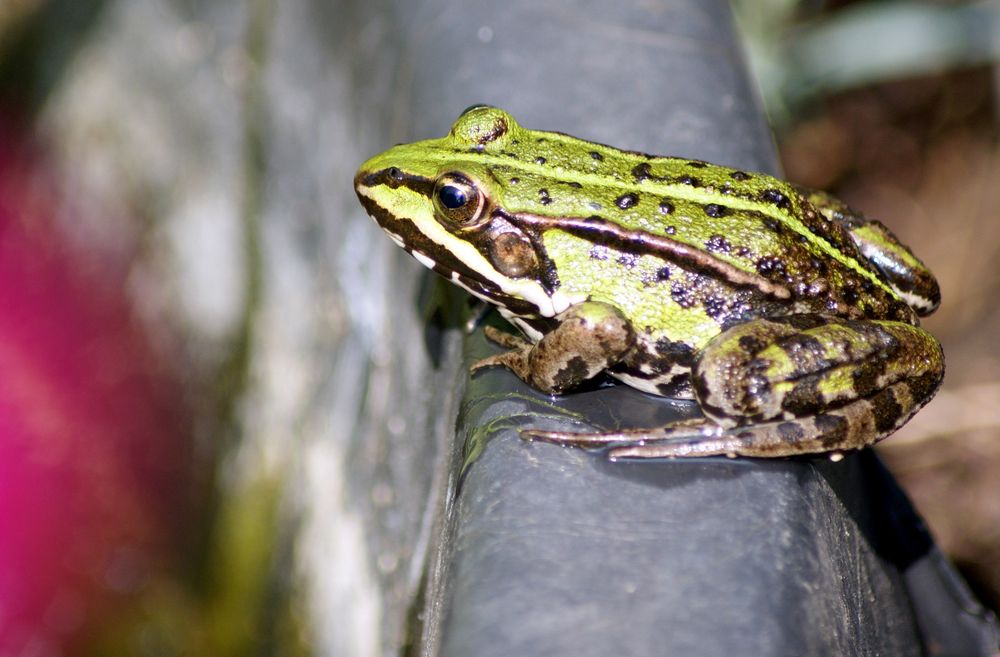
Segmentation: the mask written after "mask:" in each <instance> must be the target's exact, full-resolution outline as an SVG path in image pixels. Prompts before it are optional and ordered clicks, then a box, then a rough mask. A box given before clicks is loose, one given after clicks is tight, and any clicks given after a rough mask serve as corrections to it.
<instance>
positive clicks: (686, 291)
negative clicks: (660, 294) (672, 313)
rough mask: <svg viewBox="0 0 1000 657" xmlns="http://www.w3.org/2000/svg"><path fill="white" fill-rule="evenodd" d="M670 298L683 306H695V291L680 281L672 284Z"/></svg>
mask: <svg viewBox="0 0 1000 657" xmlns="http://www.w3.org/2000/svg"><path fill="white" fill-rule="evenodd" d="M670 298H671V299H673V300H674V303H676V304H677V305H678V306H680V307H681V308H691V307H693V306H694V292H693V291H692V290H691V289H690V287H688V286H687V285H683V284H682V283H680V282H677V283H674V284H673V285H671V286H670Z"/></svg>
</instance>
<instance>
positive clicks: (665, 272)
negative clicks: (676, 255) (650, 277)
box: [656, 267, 670, 281]
mask: <svg viewBox="0 0 1000 657" xmlns="http://www.w3.org/2000/svg"><path fill="white" fill-rule="evenodd" d="M669 278H670V267H660V268H659V269H657V270H656V280H657V281H665V280H668V279H669Z"/></svg>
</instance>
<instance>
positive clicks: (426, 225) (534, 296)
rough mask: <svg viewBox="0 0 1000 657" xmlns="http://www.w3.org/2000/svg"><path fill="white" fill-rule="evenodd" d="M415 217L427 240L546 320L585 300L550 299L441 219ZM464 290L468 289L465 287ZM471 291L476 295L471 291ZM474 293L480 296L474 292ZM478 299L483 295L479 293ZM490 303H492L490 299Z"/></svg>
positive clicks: (368, 193) (366, 190) (363, 190)
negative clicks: (501, 269)
mask: <svg viewBox="0 0 1000 657" xmlns="http://www.w3.org/2000/svg"><path fill="white" fill-rule="evenodd" d="M358 193H359V194H361V195H363V196H365V197H367V198H369V199H371V200H372V201H374V202H375V203H377V204H378V205H379V206H380V207H382V208H383V209H385V207H384V206H383V205H382V203H380V202H379V199H378V198H377V194H375V192H374V190H373V189H372V188H370V187H365V186H362V185H359V186H358ZM394 193H396V194H400V193H403V194H412V195H413V196H415V197H418V198H417V199H413V200H415V201H417V204H420V203H421V202H423V203H426V199H425V197H423V196H421V195H420V194H418V193H417V192H414V191H411V190H408V189H406V188H405V187H400V188H397V189H395V190H394ZM406 205H412V204H406ZM414 215H415V216H413V217H411V218H410V220H411V221H412V222H413V224H414V225H415V226H416V228H417V230H419V231H420V232H421V233H422V234H423V235H424V236H425V237H427V238H428V239H430V240H431V241H432V242H434V243H436V244H438V245H439V246H441V248H445V249H450V250H451V251H452V252H453V253H454V254H455V257H457V258H458V259H459V260H461V261H462V263H464V264H465V266H467V267H468V268H469V269H471V270H473V271H474V272H476V273H477V274H479V275H480V276H481V277H482V278H483V279H484V280H487V281H490V282H492V283H494V284H495V285H496V286H497V287H499V288H500V289H501V290H502V291H503V293H504V294H506V295H508V296H511V297H514V298H516V299H524V300H525V301H527V302H528V303H530V304H532V305H534V306H535V307H537V308H538V314H539V315H541V316H543V317H554V316H555V315H558V314H559V313H561V312H563V311H565V310H566V309H567V308H569V307H570V306H571V305H572V304H573V303H576V302H579V301H582V300H583V299H574V298H570V297H569V296H568V295H566V294H564V293H563V292H561V291H559V290H556V291H555V292H554V293H553V294H552V295H551V296H550V295H549V294H547V293H546V292H545V289H544V288H543V287H542V286H541V284H539V283H538V282H537V281H533V280H528V279H522V280H519V279H513V278H508V277H506V276H503V275H502V274H500V273H499V272H498V271H497V270H496V269H494V268H493V265H491V264H490V262H489V261H488V260H486V258H484V257H483V256H482V254H480V253H479V251H477V250H476V249H475V248H474V247H473V246H472V245H471V244H469V243H468V242H463V241H462V240H460V239H458V238H456V237H455V236H454V235H452V234H451V233H449V232H448V231H447V230H445V228H444V226H442V225H441V224H439V223H438V222H437V220H436V219H434V217H433V216H431V215H429V214H427V213H414ZM386 232H387V233H389V234H390V236H391V235H392V233H391V232H390V231H386ZM413 256H414V257H415V258H417V260H419V261H420V262H421V263H422V264H424V265H425V266H427V267H430V268H433V267H434V261H433V260H431V259H430V258H428V257H427V256H424V255H423V254H418V253H417V252H416V251H413ZM428 263H430V264H428ZM456 282H457V281H456ZM462 287H465V286H464V285H463V286H462ZM466 289H468V288H466ZM469 291H470V292H472V291H471V290H469ZM473 294H476V293H475V292H473ZM476 296H481V295H478V294H477V295H476ZM486 300H487V301H489V299H486Z"/></svg>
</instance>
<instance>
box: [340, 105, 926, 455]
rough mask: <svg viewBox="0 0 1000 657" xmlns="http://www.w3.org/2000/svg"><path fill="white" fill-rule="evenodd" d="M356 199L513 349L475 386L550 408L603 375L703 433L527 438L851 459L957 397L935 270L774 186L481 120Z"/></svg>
mask: <svg viewBox="0 0 1000 657" xmlns="http://www.w3.org/2000/svg"><path fill="white" fill-rule="evenodd" d="M354 188H355V191H356V193H357V196H358V199H359V201H360V202H361V205H362V206H363V207H364V209H365V210H366V211H367V213H368V214H369V215H370V216H371V217H372V218H373V219H374V220H375V222H376V223H377V224H378V226H379V227H381V229H382V230H383V231H384V232H385V233H386V234H387V235H388V236H389V237H390V238H391V239H392V240H393V241H394V242H396V244H398V245H399V246H400V247H402V248H403V249H404V250H405V251H406V252H408V253H409V254H410V255H412V256H413V257H414V258H416V259H417V260H418V261H419V262H420V263H422V264H423V265H424V266H426V267H428V268H430V269H432V270H433V271H435V272H437V273H438V274H440V275H441V276H443V277H444V278H445V279H447V280H449V281H450V282H452V283H454V284H455V285H457V286H459V287H461V288H464V289H465V290H467V291H468V292H469V293H471V294H472V295H474V296H475V297H478V298H479V299H481V300H482V301H485V302H486V303H487V304H489V306H491V307H495V308H496V309H497V310H498V311H499V313H500V315H501V316H502V317H503V318H504V319H506V320H507V321H508V322H509V323H510V324H511V325H513V326H514V327H516V329H518V333H517V334H515V333H512V332H508V331H505V330H501V329H498V328H496V327H493V326H486V327H485V332H486V336H487V337H488V338H489V339H490V340H491V341H492V342H494V343H496V344H497V345H499V346H500V347H501V348H502V351H500V352H498V353H494V354H492V355H490V356H487V357H485V358H483V359H481V360H479V361H477V362H475V363H474V364H472V366H471V371H472V372H473V373H475V372H478V371H480V370H483V369H485V368H495V367H499V368H505V369H507V370H509V371H510V372H512V373H513V374H515V375H516V376H517V377H518V378H519V379H521V380H522V381H524V382H525V383H527V384H528V385H530V386H532V387H533V388H535V389H537V390H539V391H541V392H542V393H546V394H550V395H563V394H571V393H572V392H573V391H574V389H578V388H580V387H581V386H586V385H587V384H588V382H591V381H593V380H595V379H597V378H599V377H602V376H610V377H611V378H612V379H615V380H617V381H620V382H621V383H624V384H627V385H629V386H632V387H633V388H636V389H638V390H640V391H642V392H644V393H649V394H651V395H656V396H661V397H670V398H678V399H688V400H694V401H695V402H696V403H697V405H698V407H699V409H700V411H701V413H700V414H699V415H698V417H695V418H689V419H685V420H680V421H675V422H672V423H668V424H666V425H664V426H659V427H650V428H639V429H613V430H605V431H562V430H557V431H548V430H543V429H538V428H526V429H522V430H521V436H522V437H523V438H526V439H529V440H538V441H543V442H548V443H554V444H557V445H563V446H567V447H584V448H594V449H602V450H604V451H606V452H607V454H608V455H609V456H610V458H612V459H620V458H629V459H631V458H637V459H642V458H679V457H699V456H719V455H725V456H730V457H762V458H763V457H792V456H798V455H815V454H826V455H829V456H830V457H831V458H834V459H837V458H842V457H843V455H844V453H845V452H848V451H851V450H858V449H862V448H865V447H867V446H869V445H872V444H874V443H876V442H878V441H880V440H882V439H883V438H885V437H887V436H889V435H890V434H892V433H893V432H895V431H896V430H897V429H898V428H899V427H901V426H902V425H903V424H904V423H906V422H907V421H908V420H909V419H910V418H911V417H912V416H913V415H914V414H915V413H916V412H917V411H918V410H919V409H920V408H922V407H923V406H924V405H925V404H926V403H927V402H928V401H930V400H931V398H932V397H933V396H934V395H935V393H936V392H937V390H938V388H939V387H940V385H941V382H942V379H943V376H944V354H943V351H942V348H941V345H940V343H939V342H938V340H937V339H936V338H935V337H934V336H933V335H932V334H931V333H929V332H928V331H926V330H925V329H923V328H921V326H920V322H919V318H920V317H924V316H926V315H929V314H930V313H932V312H933V311H934V310H935V309H937V307H938V306H939V304H940V300H941V295H940V289H939V286H938V283H937V281H936V279H935V277H934V275H933V274H932V273H931V271H930V270H929V269H928V268H927V267H926V266H925V265H924V264H923V263H922V262H921V261H920V260H919V259H918V258H917V257H916V256H915V255H914V254H913V253H912V251H911V250H910V249H909V248H908V247H906V246H905V245H904V244H903V243H902V242H901V241H900V240H899V239H898V238H897V237H896V236H895V235H893V233H892V232H891V231H890V230H889V229H888V228H887V227H886V226H884V225H883V224H882V223H880V222H879V221H877V220H875V219H871V218H868V217H865V216H864V215H862V214H861V213H859V212H856V211H854V210H853V209H852V208H850V207H849V206H848V205H847V204H845V203H844V202H842V201H840V200H838V199H837V198H835V197H834V196H832V195H830V194H827V193H825V192H821V191H818V190H811V189H808V188H805V187H801V186H798V185H795V184H793V183H790V182H787V181H784V180H781V179H779V178H776V177H774V176H771V175H768V174H766V173H760V172H755V171H748V170H745V169H742V168H739V167H728V166H722V165H716V164H711V163H708V162H705V161H702V160H698V159H695V158H686V157H676V156H659V155H650V154H647V153H643V152H637V151H630V150H623V149H619V148H614V147H612V146H608V145H604V144H600V143H595V142H591V141H587V140H584V139H579V138H576V137H572V136H569V135H567V134H564V133H560V132H547V131H539V130H532V129H528V128H525V127H522V126H521V125H520V124H519V123H518V122H517V121H516V120H515V119H514V117H513V116H512V115H511V114H510V113H508V112H506V111H504V110H503V109H500V108H497V107H493V106H489V105H474V106H472V107H470V108H469V109H467V110H465V111H464V112H463V113H462V114H461V115H460V116H459V117H458V119H457V120H456V121H455V122H454V124H453V125H452V126H451V130H450V131H449V133H448V134H447V135H446V136H444V137H440V138H433V139H427V140H422V141H417V142H413V143H408V144H399V145H396V146H394V147H392V148H390V149H388V150H386V151H385V152H383V153H381V154H378V155H376V156H374V157H372V158H371V159H369V160H368V161H366V162H365V163H364V164H362V165H361V167H360V168H359V169H358V172H357V174H356V176H355V178H354Z"/></svg>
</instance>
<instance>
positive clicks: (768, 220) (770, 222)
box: [760, 216, 782, 235]
mask: <svg viewBox="0 0 1000 657" xmlns="http://www.w3.org/2000/svg"><path fill="white" fill-rule="evenodd" d="M760 223H762V224H764V228H766V229H768V230H769V231H771V232H772V233H776V234H778V235H780V234H781V232H782V225H781V222H780V221H778V220H777V219H775V218H774V217H767V216H765V217H762V218H761V220H760Z"/></svg>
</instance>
